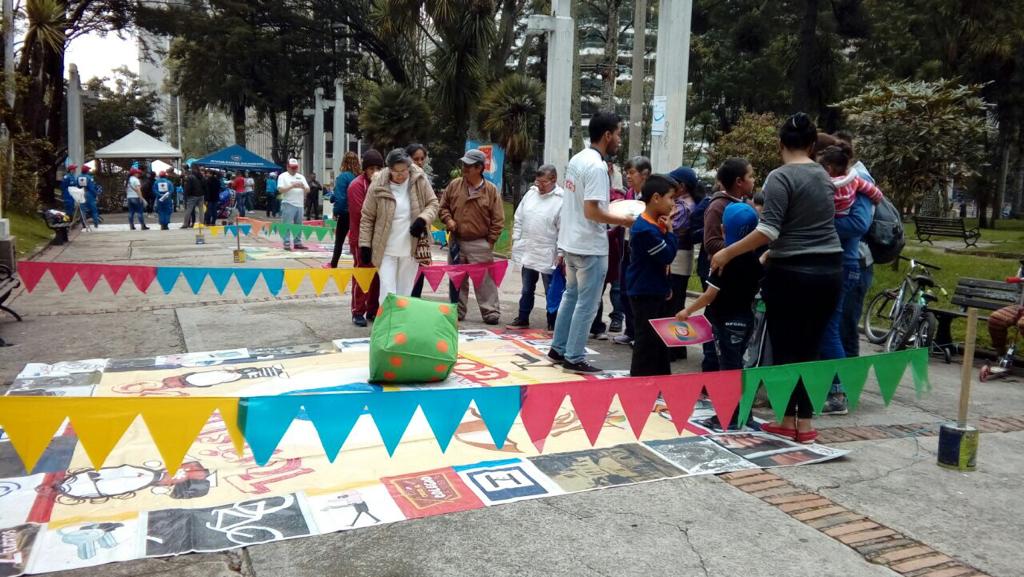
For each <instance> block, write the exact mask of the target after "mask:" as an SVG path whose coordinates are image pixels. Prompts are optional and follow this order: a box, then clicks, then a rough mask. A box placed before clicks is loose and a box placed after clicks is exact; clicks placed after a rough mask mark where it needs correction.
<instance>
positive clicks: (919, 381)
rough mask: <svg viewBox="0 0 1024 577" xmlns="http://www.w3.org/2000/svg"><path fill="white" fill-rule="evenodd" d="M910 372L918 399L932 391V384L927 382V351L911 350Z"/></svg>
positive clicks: (920, 349) (921, 349) (923, 349)
mask: <svg viewBox="0 0 1024 577" xmlns="http://www.w3.org/2000/svg"><path fill="white" fill-rule="evenodd" d="M910 371H911V374H913V375H914V391H915V392H916V393H917V396H918V397H920V396H921V395H922V394H924V393H927V392H929V391H931V390H932V383H931V381H929V380H928V349H925V348H917V349H911V351H910Z"/></svg>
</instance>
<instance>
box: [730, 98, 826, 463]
mask: <svg viewBox="0 0 1024 577" xmlns="http://www.w3.org/2000/svg"><path fill="white" fill-rule="evenodd" d="M817 133H818V131H817V127H815V125H814V122H813V121H812V120H811V119H810V117H808V116H807V115H806V114H804V113H802V112H799V113H797V114H794V115H793V116H791V117H789V118H788V119H786V123H785V124H783V125H782V128H780V129H779V141H780V150H781V153H782V161H783V163H784V164H783V165H782V166H780V167H779V168H777V169H775V170H773V171H772V172H771V173H770V174H769V175H768V178H766V179H765V183H764V200H765V204H764V210H763V211H762V212H761V219H760V222H759V223H758V226H757V228H756V229H755V230H754V231H753V232H751V233H750V234H749V235H747V236H746V237H744V238H743V239H742V240H740V241H739V242H736V243H734V244H732V245H730V246H728V247H726V248H724V249H722V250H720V251H718V252H717V253H716V254H715V255H714V256H713V257H712V258H711V270H712V271H715V270H719V271H720V270H722V269H723V268H724V267H725V266H726V265H727V264H728V263H729V261H730V260H732V259H733V258H734V257H735V256H737V255H740V254H743V253H746V252H749V251H751V250H755V249H757V248H760V247H762V246H764V245H766V244H767V245H769V246H768V262H767V265H766V267H765V277H764V281H762V284H761V293H762V295H763V296H764V300H765V305H766V308H767V313H766V314H767V323H768V336H769V338H770V339H771V343H772V359H773V364H776V365H784V364H789V363H801V362H806V361H815V360H818V351H819V348H820V345H821V339H822V335H823V334H824V332H825V327H826V325H827V324H828V320H829V317H830V316H831V315H832V312H833V311H834V310H835V308H836V303H837V302H838V301H837V299H838V296H839V291H840V290H841V288H842V282H843V281H842V246H841V245H840V244H839V236H838V235H837V234H836V228H835V222H834V221H835V202H834V201H833V197H834V195H835V188H834V187H833V185H832V181H831V180H830V179H829V176H828V173H827V172H825V169H824V168H822V167H821V165H820V164H818V163H817V162H815V160H814V159H813V156H812V155H813V151H814V144H815V141H816V139H817ZM813 416H814V409H813V406H812V402H811V399H810V396H809V395H808V394H807V389H806V388H805V387H804V384H803V381H798V382H797V384H796V389H795V390H794V391H793V395H792V396H791V397H790V400H789V405H788V406H787V408H786V415H785V418H783V419H782V422H781V423H779V424H777V425H776V424H770V425H763V426H762V427H761V429H762V430H764V431H766V432H769V433H772V434H775V435H779V436H783V437H788V438H791V439H793V440H795V441H798V442H801V443H813V442H814V441H815V439H817V437H818V432H817V431H815V430H814V425H813V423H812V420H811V419H812V417H813Z"/></svg>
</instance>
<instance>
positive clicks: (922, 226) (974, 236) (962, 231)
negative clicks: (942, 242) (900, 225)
mask: <svg viewBox="0 0 1024 577" xmlns="http://www.w3.org/2000/svg"><path fill="white" fill-rule="evenodd" d="M914 226H915V228H916V233H917V240H919V241H921V242H926V243H928V244H933V243H932V240H931V237H933V236H948V237H952V238H959V239H962V240H963V241H964V244H965V245H967V246H976V245H977V243H978V239H980V238H981V232H980V231H979V230H978V228H977V227H975V228H970V229H969V228H967V227H966V226H965V225H964V219H962V218H938V217H933V216H915V217H914Z"/></svg>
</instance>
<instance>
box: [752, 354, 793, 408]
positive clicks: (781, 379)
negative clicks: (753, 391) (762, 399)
mask: <svg viewBox="0 0 1024 577" xmlns="http://www.w3.org/2000/svg"><path fill="white" fill-rule="evenodd" d="M757 371H758V378H759V379H760V380H761V381H764V388H765V391H767V392H768V402H770V403H771V404H772V410H773V411H775V420H776V421H782V417H783V416H785V414H786V406H787V405H789V398H790V397H792V396H793V390H794V389H795V388H796V381H797V379H798V378H799V377H800V374H799V373H798V372H797V370H796V369H795V368H794V367H793V365H781V366H778V367H761V368H759V369H757Z"/></svg>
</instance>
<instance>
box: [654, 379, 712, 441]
mask: <svg viewBox="0 0 1024 577" xmlns="http://www.w3.org/2000/svg"><path fill="white" fill-rule="evenodd" d="M704 375H705V373H695V374H692V375H673V376H671V377H664V378H663V379H662V380H661V387H660V388H661V396H662V397H664V398H665V404H667V405H668V410H669V413H670V414H671V415H672V423H673V424H674V425H675V426H676V431H677V432H679V433H682V432H683V428H684V427H685V426H686V423H687V421H689V420H690V415H692V414H693V406H694V405H695V404H697V397H699V396H700V391H701V389H702V386H701V384H702V381H701V380H700V377H703V376H704ZM694 377H696V378H694Z"/></svg>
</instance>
